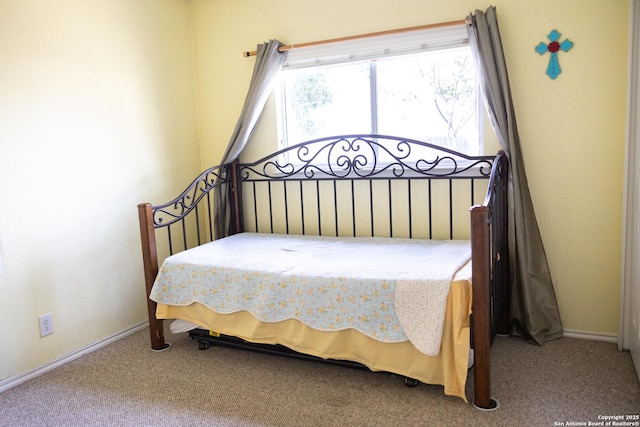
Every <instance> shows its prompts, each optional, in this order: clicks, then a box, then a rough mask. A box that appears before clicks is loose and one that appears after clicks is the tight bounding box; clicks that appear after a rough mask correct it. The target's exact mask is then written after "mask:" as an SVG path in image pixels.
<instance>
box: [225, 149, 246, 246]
mask: <svg viewBox="0 0 640 427" xmlns="http://www.w3.org/2000/svg"><path fill="white" fill-rule="evenodd" d="M228 167H229V169H230V172H231V188H230V189H229V191H230V196H231V207H232V209H231V224H232V233H234V234H235V233H241V232H243V231H244V218H243V216H242V192H241V190H242V188H241V186H240V177H239V175H240V171H239V168H240V162H239V161H238V160H235V161H234V162H233V163H231V164H230V165H228Z"/></svg>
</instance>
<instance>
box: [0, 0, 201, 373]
mask: <svg viewBox="0 0 640 427" xmlns="http://www.w3.org/2000/svg"><path fill="white" fill-rule="evenodd" d="M196 117H197V116H196V97H195V80H194V70H193V56H192V43H191V31H190V5H189V3H188V2H185V1H183V0H136V1H130V0H93V1H85V0H56V1H55V2H54V1H39V0H20V1H8V0H7V1H5V0H2V1H0V381H1V380H3V379H5V378H8V377H12V376H15V375H18V374H20V373H23V372H26V371H28V370H30V369H33V368H36V367H39V366H42V365H43V364H46V363H48V362H50V361H53V360H55V359H56V358H59V357H61V356H63V355H65V354H67V353H70V352H72V351H76V350H78V349H81V348H83V347H84V346H87V345H88V344H91V343H93V342H96V341H98V340H101V339H104V338H105V337H108V336H110V335H113V334H114V333H117V332H119V331H122V330H124V329H126V328H130V327H132V326H133V325H136V324H140V323H142V322H144V321H146V319H147V316H146V305H145V299H144V297H145V294H144V288H143V283H144V279H143V273H142V268H141V265H142V262H141V256H140V239H139V232H138V225H137V212H136V205H137V203H139V202H143V201H152V202H153V201H155V202H159V201H164V200H165V199H166V198H167V197H169V196H170V195H174V194H175V193H176V192H177V191H178V190H179V189H181V188H182V187H183V186H184V185H185V184H186V183H187V182H188V180H190V179H191V178H192V177H193V176H194V175H195V174H196V173H197V172H198V170H199V167H200V159H199V151H198V140H197V120H196ZM43 313H51V314H52V316H53V325H54V333H53V335H50V336H48V337H45V338H40V336H39V329H38V322H37V316H38V315H40V314H43Z"/></svg>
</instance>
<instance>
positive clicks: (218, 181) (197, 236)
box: [138, 165, 237, 351]
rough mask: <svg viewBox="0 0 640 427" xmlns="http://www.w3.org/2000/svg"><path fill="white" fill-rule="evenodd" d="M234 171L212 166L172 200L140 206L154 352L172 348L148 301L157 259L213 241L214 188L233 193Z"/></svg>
mask: <svg viewBox="0 0 640 427" xmlns="http://www.w3.org/2000/svg"><path fill="white" fill-rule="evenodd" d="M232 171H233V168H232V165H228V166H224V165H223V166H220V165H218V166H213V167H211V168H209V169H207V170H205V171H204V172H203V173H202V174H200V176H198V177H197V178H196V179H195V180H194V181H193V182H192V183H191V184H190V185H189V186H188V187H187V189H186V190H185V191H183V192H182V194H180V196H178V197H177V198H175V199H173V200H172V201H170V202H168V203H163V204H160V205H155V206H154V205H152V204H150V203H140V204H139V205H138V220H139V223H140V239H141V243H142V260H143V264H144V279H145V288H146V295H147V310H148V315H149V333H150V338H151V348H152V349H153V350H154V351H162V350H166V349H167V348H169V347H170V344H168V343H166V342H165V339H164V327H163V321H162V319H158V318H157V317H156V306H157V304H156V303H155V301H153V300H151V299H150V298H149V295H150V293H151V288H152V287H153V283H154V281H155V279H156V276H157V275H158V265H159V263H158V260H159V259H164V258H165V257H166V256H168V255H173V254H174V253H177V252H180V251H182V250H186V249H189V248H192V247H195V246H199V245H201V244H203V243H206V242H210V241H212V240H213V239H214V223H213V217H214V212H213V189H214V188H216V187H221V190H222V191H230V185H231V183H232V177H231V175H232ZM234 204H237V201H235V202H234ZM159 229H164V230H166V239H162V244H159V242H158V241H157V240H156V233H157V232H158V230H159Z"/></svg>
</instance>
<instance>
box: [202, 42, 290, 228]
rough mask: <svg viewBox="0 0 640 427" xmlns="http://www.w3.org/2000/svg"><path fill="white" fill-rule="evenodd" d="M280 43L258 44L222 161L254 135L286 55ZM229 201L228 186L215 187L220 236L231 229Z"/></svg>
mask: <svg viewBox="0 0 640 427" xmlns="http://www.w3.org/2000/svg"><path fill="white" fill-rule="evenodd" d="M280 46H282V43H280V42H279V41H277V40H270V41H269V42H268V43H264V44H260V45H258V48H257V51H256V52H257V53H256V60H255V61H256V62H255V65H254V68H253V75H252V77H251V83H250V84H249V91H248V93H247V97H246V98H245V101H244V106H243V107H242V112H241V113H240V117H239V119H238V122H237V124H236V127H235V129H234V131H233V134H232V135H231V139H230V140H229V145H228V146H227V149H226V151H225V153H224V156H223V157H222V161H221V164H227V163H231V162H233V161H234V160H237V159H238V157H239V156H240V153H242V150H243V149H244V147H245V146H246V145H247V141H249V138H251V135H252V134H253V131H254V130H255V128H256V124H257V123H258V120H259V119H260V116H261V114H262V110H263V109H264V105H265V103H266V102H267V98H269V95H270V94H271V90H272V89H273V84H274V82H275V80H276V77H277V76H278V73H279V71H280V70H281V69H282V64H283V63H284V60H285V58H286V57H287V52H286V51H284V52H280V51H279V50H278V48H279V47H280ZM230 205H231V201H230V198H229V191H228V188H227V187H226V186H219V187H216V188H215V190H214V209H215V211H214V212H215V235H216V238H218V239H219V238H221V237H226V236H228V235H229V234H230V233H231V206H230Z"/></svg>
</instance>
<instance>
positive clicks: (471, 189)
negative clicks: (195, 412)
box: [138, 135, 510, 410]
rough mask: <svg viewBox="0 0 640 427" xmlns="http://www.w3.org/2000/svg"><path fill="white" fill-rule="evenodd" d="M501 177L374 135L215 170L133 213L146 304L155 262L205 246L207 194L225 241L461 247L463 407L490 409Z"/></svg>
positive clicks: (503, 278)
mask: <svg viewBox="0 0 640 427" xmlns="http://www.w3.org/2000/svg"><path fill="white" fill-rule="evenodd" d="M507 169H508V160H507V157H506V155H505V154H504V153H503V152H500V153H498V154H497V156H495V157H494V156H467V155H464V154H461V153H458V152H456V151H454V150H452V149H448V148H443V147H439V146H435V145H431V144H429V143H426V142H421V141H417V140H413V139H408V138H401V137H395V136H383V135H346V136H337V137H330V138H322V139H316V140H313V141H308V142H305V143H301V144H298V145H295V146H291V147H288V148H285V149H283V150H280V151H278V152H275V153H273V154H269V155H267V156H265V157H263V158H262V159H260V160H257V161H255V162H251V163H240V162H238V161H236V162H233V163H231V164H223V165H218V166H213V167H211V168H209V169H207V170H206V171H204V172H203V173H202V174H200V175H199V176H198V177H197V178H196V179H195V180H194V181H193V182H192V183H191V185H189V186H188V187H187V189H186V190H185V191H184V192H183V193H182V194H180V196H178V197H177V198H176V199H174V200H172V201H170V202H168V203H163V204H159V205H152V204H150V203H141V204H139V205H138V214H139V221H140V232H141V240H142V254H143V262H144V274H145V283H146V290H147V297H148V296H149V293H150V291H151V288H152V286H153V283H154V280H155V277H156V275H157V273H158V265H159V260H162V259H164V257H166V256H168V255H171V254H173V253H177V252H179V251H182V250H186V249H188V248H191V247H194V246H197V245H201V244H203V243H206V242H209V241H212V240H214V239H215V237H216V236H215V234H216V233H215V230H216V224H215V223H214V222H215V221H214V209H213V206H214V194H213V193H214V191H219V192H220V193H219V194H220V195H222V196H223V197H226V198H227V199H226V200H227V203H228V207H229V214H230V217H231V222H230V229H229V231H230V233H238V232H242V231H256V232H269V233H288V234H289V233H290V234H312V235H334V236H362V235H365V236H383V237H409V238H428V239H431V238H438V239H469V238H470V239H471V245H472V286H473V306H472V311H473V315H472V318H471V324H472V328H471V335H472V343H471V345H472V348H473V349H474V368H473V372H474V396H473V403H474V405H475V406H476V407H478V408H481V409H487V410H489V409H494V408H496V407H497V406H498V403H497V402H496V401H495V400H494V399H492V397H491V381H490V347H491V343H492V341H493V338H494V336H495V335H496V333H499V334H507V333H508V317H509V312H508V309H509V298H510V292H509V287H508V284H509V264H508V258H509V257H508V253H509V252H508V245H507V191H506V188H507V182H508V178H507ZM469 206H471V208H469ZM469 211H470V217H471V219H470V221H469V217H468V215H469V213H468V212H469ZM161 230H163V233H160V234H159V235H157V233H158V232H160V231H161ZM163 235H164V236H163ZM147 303H148V315H149V329H150V338H151V347H152V348H153V349H154V350H163V349H165V348H167V347H168V346H169V345H168V344H167V343H165V339H164V332H163V321H162V320H161V319H157V318H156V316H155V309H156V303H155V302H154V301H152V300H150V299H149V298H147ZM274 348H275V347H274ZM282 350H283V352H285V354H287V355H291V354H292V353H291V352H290V351H288V349H286V348H284V349H282ZM275 351H278V350H277V348H276V350H275ZM294 353H295V352H294ZM301 356H303V357H304V355H301Z"/></svg>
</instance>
